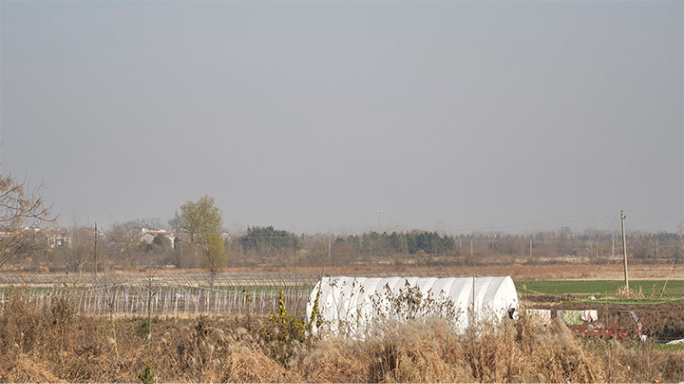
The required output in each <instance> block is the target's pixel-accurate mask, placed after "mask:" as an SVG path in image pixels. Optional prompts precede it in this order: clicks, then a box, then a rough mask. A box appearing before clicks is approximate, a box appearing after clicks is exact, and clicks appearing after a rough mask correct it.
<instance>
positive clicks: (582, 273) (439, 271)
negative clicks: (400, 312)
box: [165, 263, 684, 280]
mask: <svg viewBox="0 0 684 384" xmlns="http://www.w3.org/2000/svg"><path fill="white" fill-rule="evenodd" d="M228 271H229V272H240V271H245V272H249V273H253V272H269V273H278V272H283V273H288V274H291V273H293V272H296V271H297V272H301V273H302V274H307V275H316V274H323V275H328V276H343V275H349V276H357V275H358V276H367V275H377V274H382V275H388V276H390V275H402V276H410V275H421V276H435V277H447V276H451V277H458V276H471V275H472V273H473V267H472V266H419V265H406V264H404V265H401V264H400V265H394V264H387V265H368V266H354V267H325V268H313V267H311V268H303V267H297V268H249V269H246V268H245V269H240V268H232V269H228ZM178 272H184V271H172V272H165V273H178ZM475 273H476V274H477V275H478V276H506V275H510V276H511V277H512V278H513V280H535V279H539V280H566V279H567V280H620V279H623V278H624V272H623V266H622V264H603V265H595V264H578V263H568V264H554V265H523V264H509V265H476V267H475ZM682 276H684V264H674V265H673V264H634V265H629V277H630V279H635V280H639V279H641V280H664V279H667V278H681V277H682Z"/></svg>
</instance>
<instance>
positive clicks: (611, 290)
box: [515, 280, 684, 299]
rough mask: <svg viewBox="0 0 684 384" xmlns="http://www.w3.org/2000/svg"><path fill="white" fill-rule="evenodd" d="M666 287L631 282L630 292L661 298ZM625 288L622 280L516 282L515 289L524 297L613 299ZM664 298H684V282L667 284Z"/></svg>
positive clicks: (653, 282)
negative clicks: (555, 296) (571, 296)
mask: <svg viewBox="0 0 684 384" xmlns="http://www.w3.org/2000/svg"><path fill="white" fill-rule="evenodd" d="M663 285H665V281H664V280H634V281H630V282H629V288H630V290H636V291H638V290H639V288H641V291H642V292H643V294H644V296H645V297H646V298H655V299H657V298H659V297H660V292H661V290H662V289H663ZM623 286H624V281H622V280H535V281H516V282H515V287H516V288H517V290H518V294H519V295H520V296H522V297H525V296H527V295H564V294H570V295H574V296H590V295H594V296H596V298H602V297H613V296H615V294H616V293H617V291H618V289H619V288H622V287H623ZM663 298H670V299H672V298H684V280H670V281H668V282H667V286H666V288H665V292H663Z"/></svg>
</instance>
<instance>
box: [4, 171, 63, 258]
mask: <svg viewBox="0 0 684 384" xmlns="http://www.w3.org/2000/svg"><path fill="white" fill-rule="evenodd" d="M43 189H44V185H43V184H39V185H38V186H37V187H35V188H33V189H30V190H27V186H26V184H25V183H24V182H18V181H17V180H15V179H14V178H12V176H0V269H2V267H3V266H4V265H5V264H7V263H9V262H10V261H13V260H17V259H19V258H21V257H30V255H31V254H32V253H33V252H35V251H37V250H40V249H45V248H46V247H47V242H37V241H34V239H35V236H27V231H32V232H33V233H35V232H36V231H38V226H39V225H41V224H44V223H51V222H54V218H50V208H51V207H50V206H46V205H45V204H44V202H43V198H42V196H41V194H40V192H41V191H42V190H43Z"/></svg>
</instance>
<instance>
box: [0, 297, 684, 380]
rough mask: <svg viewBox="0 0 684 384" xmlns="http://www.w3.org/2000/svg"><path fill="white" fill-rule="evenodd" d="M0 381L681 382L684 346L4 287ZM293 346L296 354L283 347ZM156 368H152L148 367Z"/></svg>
mask: <svg viewBox="0 0 684 384" xmlns="http://www.w3.org/2000/svg"><path fill="white" fill-rule="evenodd" d="M6 297H7V298H8V301H7V302H6V304H5V307H4V311H3V313H2V315H0V381H3V382H19V381H20V382H58V381H68V382H139V381H141V380H143V378H144V377H145V376H144V375H143V374H142V372H144V370H145V367H146V365H147V364H149V366H150V368H151V371H152V372H153V373H154V376H155V378H156V380H157V381H163V382H566V381H570V382H651V381H653V380H654V379H658V380H660V381H663V382H677V381H681V380H682V379H684V351H682V350H674V351H662V350H656V349H654V348H652V347H651V346H650V345H649V344H634V345H630V344H621V343H618V342H589V343H587V342H585V341H582V340H579V339H577V338H575V337H573V336H572V334H571V333H570V332H569V331H568V330H567V329H566V328H564V327H563V326H562V325H556V324H554V325H552V326H551V327H549V328H547V329H545V328H538V327H535V326H533V325H532V324H529V323H528V322H527V321H526V319H524V318H522V319H520V321H518V322H517V323H513V322H505V323H504V324H503V325H502V326H500V327H498V328H496V329H494V330H492V331H484V330H480V332H478V333H471V334H466V335H457V334H455V333H454V332H453V331H452V330H451V329H450V328H449V327H448V325H447V324H446V323H445V322H443V321H440V320H437V319H427V320H425V321H414V322H410V323H405V324H384V325H379V326H378V327H376V328H375V329H373V330H372V331H369V332H370V333H369V334H368V336H367V337H366V339H365V341H361V340H353V339H344V338H327V339H318V340H314V339H312V338H309V339H307V340H304V339H301V340H300V339H299V338H298V337H299V336H297V337H293V336H294V335H296V333H295V332H297V327H291V326H289V324H292V323H294V322H296V320H295V319H293V318H287V320H284V319H285V317H283V316H282V315H280V316H279V315H273V316H271V317H270V318H268V317H266V316H259V317H247V316H243V317H230V318H226V317H214V318H208V317H198V318H186V319H178V318H154V319H153V320H152V324H151V329H150V328H147V326H146V324H147V323H146V319H145V318H107V317H84V316H76V315H74V314H73V313H72V312H71V310H70V308H69V307H68V306H66V305H64V303H56V304H55V305H54V306H53V308H52V310H51V311H50V312H48V313H43V312H40V313H39V312H36V311H35V309H34V308H33V306H31V305H28V304H27V303H26V302H25V301H20V300H15V299H14V298H13V297H14V296H13V295H11V293H10V294H8V295H7V296H6ZM284 350H287V351H288V353H282V352H283V351H284ZM148 378H149V376H148Z"/></svg>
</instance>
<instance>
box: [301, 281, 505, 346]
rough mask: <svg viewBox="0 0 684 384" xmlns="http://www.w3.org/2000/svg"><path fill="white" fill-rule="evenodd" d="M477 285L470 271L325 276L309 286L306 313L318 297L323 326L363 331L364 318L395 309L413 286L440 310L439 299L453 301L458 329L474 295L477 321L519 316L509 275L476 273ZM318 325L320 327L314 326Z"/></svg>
mask: <svg viewBox="0 0 684 384" xmlns="http://www.w3.org/2000/svg"><path fill="white" fill-rule="evenodd" d="M474 285H475V295H473V278H472V277H458V278H456V277H449V278H432V277H388V278H366V277H346V276H339V277H324V278H322V279H321V280H320V281H319V282H318V283H317V284H316V286H315V287H314V289H313V291H312V292H311V296H310V299H309V303H308V305H307V308H306V319H307V321H308V320H309V319H310V318H311V316H312V312H313V311H314V306H315V304H316V298H317V297H318V303H317V304H318V308H317V313H318V314H319V316H320V319H322V320H324V323H323V325H321V328H324V329H325V328H327V329H328V330H329V331H330V332H332V333H333V334H337V333H338V331H339V330H340V329H342V328H341V326H344V327H346V330H347V332H348V333H352V334H353V333H355V332H362V331H363V330H364V329H365V327H366V324H368V323H370V322H372V321H374V320H375V319H378V318H379V317H382V316H387V315H388V314H390V313H392V311H396V306H397V305H398V304H397V300H396V299H397V298H398V297H401V296H402V295H403V296H404V297H405V296H406V293H407V292H408V291H407V290H408V289H410V288H412V289H413V292H414V296H413V297H416V296H415V294H416V293H417V289H416V288H418V289H420V294H419V296H421V297H422V301H428V302H430V303H431V306H432V307H433V308H438V311H442V313H440V314H439V315H441V316H444V315H445V314H446V313H448V312H444V307H445V306H444V305H440V303H445V302H448V303H453V306H450V308H452V311H451V312H450V315H451V316H455V318H453V319H451V320H453V324H454V327H455V328H456V331H457V332H460V333H463V332H465V330H466V329H467V328H468V327H469V326H470V322H471V319H472V316H471V313H472V309H473V298H474V299H475V307H474V310H475V317H474V318H475V321H477V322H482V321H489V322H491V323H495V322H498V321H500V320H501V319H502V318H504V317H508V316H513V317H516V318H517V309H518V292H517V291H516V289H515V285H514V284H513V280H512V279H511V277H510V276H489V277H478V278H476V279H475V284H474ZM319 292H320V293H319ZM319 294H320V297H319ZM430 300H431V301H430ZM399 301H401V300H399ZM409 301H410V300H406V302H409ZM400 305H401V304H400ZM393 306H394V307H395V308H394V309H393ZM454 310H455V311H454ZM514 311H515V312H514ZM423 313H425V312H423ZM433 314H434V313H433ZM419 315H420V313H419ZM316 331H318V329H315V327H314V332H316Z"/></svg>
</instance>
